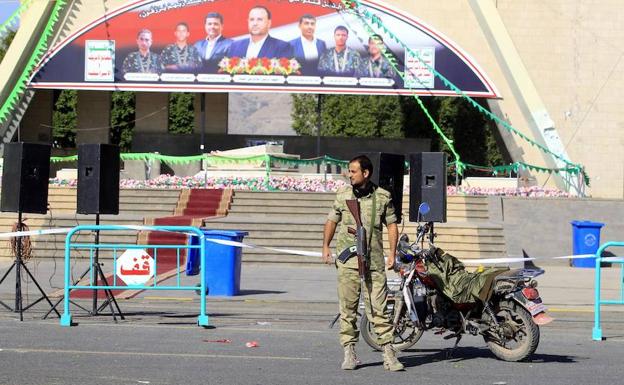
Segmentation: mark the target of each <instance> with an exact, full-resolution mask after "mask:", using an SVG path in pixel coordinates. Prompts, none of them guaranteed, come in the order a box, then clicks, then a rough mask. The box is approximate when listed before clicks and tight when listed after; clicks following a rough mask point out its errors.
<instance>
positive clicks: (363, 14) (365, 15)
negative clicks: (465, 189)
mask: <svg viewBox="0 0 624 385" xmlns="http://www.w3.org/2000/svg"><path fill="white" fill-rule="evenodd" d="M343 1H344V0H343ZM350 1H351V2H353V3H355V8H354V9H353V10H352V13H353V14H354V15H356V16H358V17H359V19H360V21H361V22H362V24H363V25H364V27H365V28H366V29H367V31H368V32H369V34H374V33H375V31H374V30H373V28H372V27H371V24H372V25H373V26H375V25H377V26H378V27H379V28H380V29H381V30H382V31H384V33H385V34H386V35H388V36H390V37H391V38H392V39H393V40H394V41H395V42H397V43H398V44H399V45H400V46H401V47H403V49H405V51H406V52H409V53H410V54H411V55H413V56H414V57H416V58H417V59H418V60H419V61H420V62H421V64H423V65H424V66H425V67H426V68H427V69H428V70H429V71H431V73H433V74H434V76H436V77H437V78H439V79H440V80H441V81H442V83H443V84H444V85H445V86H446V87H448V88H450V89H451V90H453V91H454V92H455V93H457V94H458V95H459V96H461V97H462V98H464V99H466V100H468V101H469V102H470V104H472V105H473V107H475V108H477V109H478V110H479V111H480V112H481V113H483V114H485V115H486V116H487V117H488V118H489V119H490V120H493V121H495V122H496V123H498V124H500V125H502V126H503V127H504V128H505V129H506V130H507V131H509V132H511V133H513V134H515V135H517V136H519V137H520V138H522V139H523V140H525V141H527V142H528V143H530V144H531V145H532V146H535V147H537V148H539V149H540V150H541V151H542V152H544V153H547V154H549V155H552V156H553V157H555V158H557V159H559V160H560V161H562V162H563V163H565V164H566V167H565V168H563V169H555V170H558V171H556V172H557V173H558V172H570V173H572V174H579V173H580V174H581V175H583V180H584V181H585V183H586V184H587V185H588V186H589V177H588V175H587V174H586V173H585V170H584V168H583V166H582V165H580V164H576V163H572V162H570V161H569V160H568V159H566V158H564V157H563V156H561V155H560V154H556V153H554V152H552V151H551V150H550V149H548V148H546V147H545V146H543V145H541V144H539V143H537V142H535V141H533V140H531V139H530V138H529V137H527V136H526V135H524V134H522V133H521V132H520V131H519V130H517V129H516V128H515V127H513V126H512V125H510V124H509V123H507V122H506V121H504V120H502V119H501V118H499V117H498V116H496V115H495V114H493V113H492V112H490V111H488V110H487V109H485V107H483V106H481V105H479V104H478V103H477V102H476V101H475V100H474V99H473V98H471V97H470V96H468V95H466V94H465V93H464V92H463V91H462V90H461V89H459V88H458V87H457V86H455V85H454V84H453V83H452V82H451V81H449V80H448V79H447V78H446V77H444V75H442V74H441V73H439V72H438V71H436V69H435V68H433V67H431V66H430V65H429V64H428V63H426V62H425V61H424V60H423V59H422V58H421V57H420V55H419V54H418V53H417V52H414V51H412V49H410V47H408V46H407V45H406V44H405V43H403V42H402V41H401V40H399V39H398V38H397V37H396V36H395V35H394V34H393V33H392V32H391V31H390V29H389V28H388V27H386V26H385V25H384V24H383V22H382V21H381V19H379V18H378V17H375V16H370V14H369V12H368V11H361V10H362V9H363V7H361V3H360V0H350ZM347 9H349V8H347ZM366 19H368V21H367V20H366ZM369 23H370V24H369ZM382 53H383V55H384V56H385V57H386V58H389V57H391V55H388V53H387V51H386V50H384V49H382ZM391 64H393V63H391ZM395 70H396V72H397V73H399V74H400V76H401V77H402V78H404V75H403V74H402V73H401V71H398V69H397V68H396V67H395ZM414 97H415V98H416V100H418V96H417V95H415V94H414ZM419 105H420V106H421V108H424V105H422V104H421V103H420V102H419ZM423 111H425V114H426V115H427V117H428V118H430V115H429V114H428V112H427V111H426V110H423ZM430 120H431V119H430ZM432 124H433V125H434V129H435V130H436V132H438V134H441V131H439V127H437V125H436V124H435V122H433V121H432ZM441 137H442V138H443V140H444V141H445V142H447V138H445V136H444V135H443V134H442V135H441ZM448 144H449V143H448V142H447V145H448ZM449 149H450V150H451V152H452V153H453V155H454V156H455V159H456V160H457V172H458V173H459V174H460V175H461V173H460V170H462V166H461V165H462V163H461V162H460V161H459V155H457V154H456V152H455V150H454V148H453V147H452V146H450V145H449ZM545 170H550V169H547V168H542V167H536V166H535V171H545Z"/></svg>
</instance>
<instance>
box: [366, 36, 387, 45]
mask: <svg viewBox="0 0 624 385" xmlns="http://www.w3.org/2000/svg"><path fill="white" fill-rule="evenodd" d="M371 41H372V42H374V43H375V44H380V43H381V44H383V42H384V41H383V39H382V38H381V36H379V35H377V34H374V35H371V36H370V37H369V38H368V42H369V43H370V42H371Z"/></svg>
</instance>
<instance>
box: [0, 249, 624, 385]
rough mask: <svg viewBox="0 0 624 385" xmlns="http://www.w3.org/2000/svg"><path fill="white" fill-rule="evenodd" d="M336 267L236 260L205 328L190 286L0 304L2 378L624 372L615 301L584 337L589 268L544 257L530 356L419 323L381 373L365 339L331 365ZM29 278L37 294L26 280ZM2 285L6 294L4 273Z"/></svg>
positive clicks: (51, 278) (298, 378)
mask: <svg viewBox="0 0 624 385" xmlns="http://www.w3.org/2000/svg"><path fill="white" fill-rule="evenodd" d="M8 264H9V261H8V260H5V261H3V262H2V264H1V265H0V271H1V272H4V271H6V268H7V267H8ZM56 264H57V265H56V270H55V266H54V262H53V261H44V262H39V263H38V264H37V263H33V262H29V267H31V268H32V270H33V271H34V272H35V274H36V277H37V279H38V281H39V282H40V283H41V284H42V285H43V286H44V287H45V289H46V291H48V292H54V291H56V289H55V287H56V288H58V287H60V285H61V283H62V274H61V273H62V269H61V262H60V261H58V260H57V261H56ZM81 267H82V266H79V265H76V266H75V269H76V270H77V271H81V270H82V269H81ZM603 271H604V273H605V278H604V281H605V290H604V294H605V295H609V296H612V298H613V297H614V296H615V295H616V294H617V284H618V279H619V278H618V277H619V276H618V274H619V270H617V269H614V268H609V269H603ZM335 278H336V277H335V269H333V268H331V267H328V266H322V265H303V266H296V265H280V264H257V265H253V264H244V265H243V269H242V278H241V295H238V296H235V297H209V299H208V303H207V308H208V313H209V317H210V324H211V326H210V327H208V328H201V327H198V326H196V321H197V314H198V312H199V296H197V295H196V294H195V293H191V292H182V293H181V292H155V291H151V292H150V291H145V292H142V293H140V294H139V295H138V296H136V297H135V298H133V299H120V301H119V304H120V307H121V308H122V311H123V312H124V313H125V317H126V319H125V320H123V321H119V322H117V323H115V322H114V321H113V320H112V318H111V317H110V316H107V315H101V316H97V317H90V316H88V315H87V314H86V313H85V312H84V311H81V310H80V309H78V308H74V307H72V309H73V310H72V316H73V317H74V321H76V322H77V323H78V325H77V326H73V327H61V326H60V325H59V320H58V318H55V317H52V318H49V319H47V320H42V319H41V316H42V315H43V313H44V312H45V311H47V310H48V307H47V305H43V304H41V305H37V306H36V307H35V308H34V309H32V310H29V311H27V312H25V313H24V321H23V322H20V321H19V320H18V316H17V315H16V314H14V313H11V312H9V311H7V310H0V360H1V361H2V366H1V369H0V384H20V385H24V384H332V383H341V384H342V383H345V384H347V383H349V384H350V383H353V384H379V383H381V382H391V383H396V384H421V383H422V384H425V383H439V384H536V383H541V382H547V383H549V384H586V383H593V384H619V383H621V377H622V375H624V369H622V366H621V364H620V363H621V352H622V349H623V348H624V333H622V330H623V327H624V320H623V318H622V315H623V313H622V312H621V311H622V310H624V307H622V308H620V307H618V306H612V307H606V308H605V311H603V318H604V322H603V325H602V327H603V334H604V335H605V337H606V339H605V340H604V341H601V342H595V341H592V340H591V329H592V327H593V307H592V304H593V269H579V268H571V267H567V266H546V274H545V275H544V276H542V277H540V278H539V282H540V286H539V287H540V290H541V293H542V296H543V298H544V300H545V301H546V303H547V304H548V305H549V306H550V308H551V310H552V311H551V314H552V315H553V316H554V317H555V318H556V321H555V322H553V323H552V324H550V325H547V326H545V327H542V330H541V332H542V333H541V342H540V345H539V348H538V350H537V352H536V354H535V355H534V356H533V359H532V360H531V362H523V363H508V362H503V361H499V360H497V359H496V358H494V356H493V355H492V354H491V353H490V352H489V350H487V348H486V347H485V344H484V342H483V340H482V339H480V338H478V337H472V336H466V337H465V338H464V339H463V340H462V342H461V344H460V348H459V349H458V350H456V351H455V352H454V353H453V354H452V356H451V357H450V358H448V357H447V353H448V349H449V348H450V347H451V346H452V343H453V342H452V341H445V340H443V339H442V338H440V337H439V336H435V335H433V334H432V333H426V334H425V336H424V337H423V338H422V340H421V341H419V342H418V344H417V345H415V346H414V348H413V349H411V350H409V351H406V352H402V353H400V354H399V358H400V360H401V361H402V362H403V363H404V364H405V366H406V367H407V371H406V372H403V373H387V372H384V370H383V366H382V360H381V354H380V353H378V352H374V351H372V350H371V349H370V348H368V346H366V345H365V344H364V343H363V342H361V343H360V344H359V345H358V354H359V356H360V359H361V361H362V364H363V365H362V367H361V368H360V369H358V370H356V371H353V372H345V371H342V370H340V361H341V359H342V350H341V348H340V346H339V345H338V335H337V329H336V328H334V329H329V327H328V326H329V322H330V321H331V319H332V318H333V316H334V315H335V313H336V309H337V302H336V296H335V288H336V284H335ZM183 280H184V281H188V282H186V283H190V282H192V281H193V280H197V276H195V277H183ZM24 287H25V288H26V285H24ZM27 289H28V291H27V298H28V299H29V300H32V299H35V298H36V297H37V296H36V294H35V292H34V290H33V289H34V285H33V284H32V283H28V285H27ZM0 290H1V291H0V293H1V294H0V296H1V298H2V299H3V300H5V301H6V300H9V301H10V300H12V298H13V296H14V292H13V291H14V278H13V277H12V275H11V276H10V277H9V278H8V279H7V281H5V282H4V283H3V284H2V286H0ZM80 303H81V304H82V305H84V306H86V307H88V308H89V307H90V305H91V303H90V301H86V300H81V301H80ZM254 342H255V343H256V344H257V347H251V348H250V347H247V346H246V344H247V343H254Z"/></svg>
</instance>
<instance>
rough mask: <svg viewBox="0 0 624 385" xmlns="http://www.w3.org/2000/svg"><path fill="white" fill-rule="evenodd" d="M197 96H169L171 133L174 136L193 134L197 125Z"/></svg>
mask: <svg viewBox="0 0 624 385" xmlns="http://www.w3.org/2000/svg"><path fill="white" fill-rule="evenodd" d="M194 100H195V94H193V93H186V92H185V93H171V94H169V132H170V133H172V134H192V133H193V126H194V124H195V105H194V104H193V101H194Z"/></svg>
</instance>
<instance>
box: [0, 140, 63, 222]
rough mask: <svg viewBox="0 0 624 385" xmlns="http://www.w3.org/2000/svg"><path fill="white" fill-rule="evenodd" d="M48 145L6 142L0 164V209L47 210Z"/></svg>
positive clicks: (39, 211)
mask: <svg viewBox="0 0 624 385" xmlns="http://www.w3.org/2000/svg"><path fill="white" fill-rule="evenodd" d="M50 149H51V147H50V145H49V144H37V143H6V144H5V145H4V164H3V166H2V198H1V202H0V209H1V210H2V211H11V212H14V213H16V212H22V213H38V214H45V213H46V212H47V211H48V183H49V182H50V181H49V179H50Z"/></svg>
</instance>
